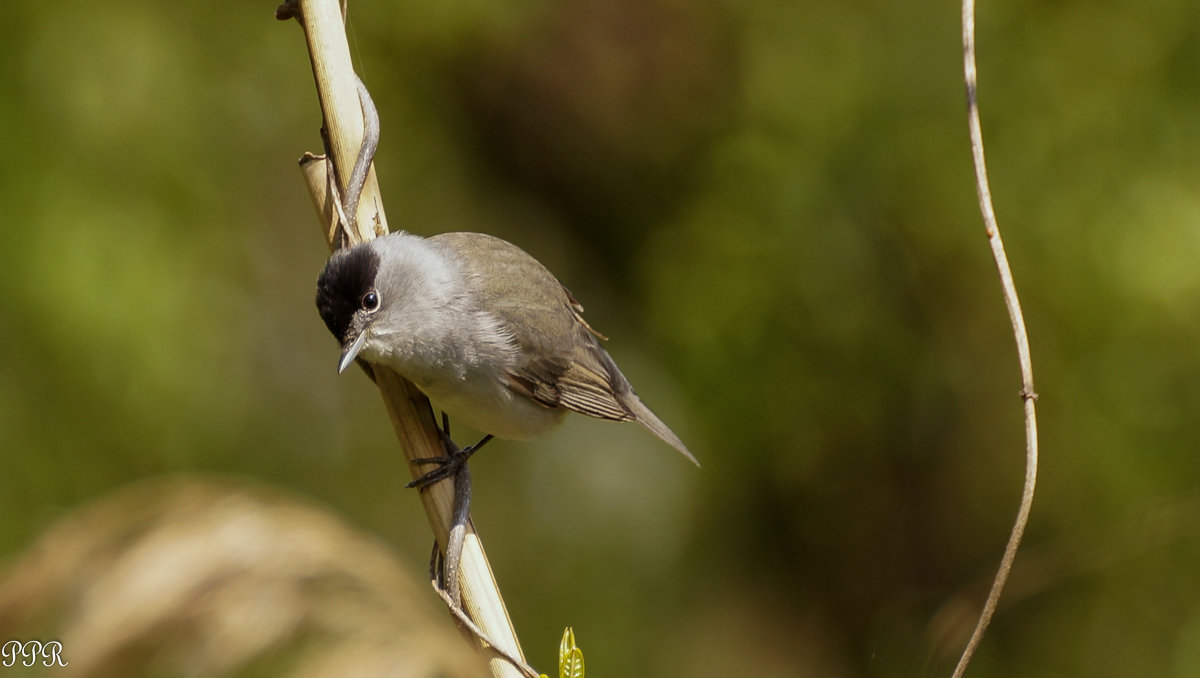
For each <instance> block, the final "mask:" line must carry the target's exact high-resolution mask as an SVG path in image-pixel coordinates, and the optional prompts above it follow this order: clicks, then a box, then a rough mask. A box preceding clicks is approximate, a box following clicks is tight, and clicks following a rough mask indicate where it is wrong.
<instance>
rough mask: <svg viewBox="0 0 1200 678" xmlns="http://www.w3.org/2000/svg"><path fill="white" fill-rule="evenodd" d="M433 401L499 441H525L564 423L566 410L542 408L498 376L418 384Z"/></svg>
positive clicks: (436, 405) (452, 415)
mask: <svg viewBox="0 0 1200 678" xmlns="http://www.w3.org/2000/svg"><path fill="white" fill-rule="evenodd" d="M416 384H417V387H418V388H420V389H421V392H422V393H424V394H425V395H427V396H429V400H430V402H432V403H433V406H434V407H435V408H437V409H439V410H442V411H443V412H445V413H446V414H448V415H450V419H451V423H452V424H453V423H454V422H456V421H457V422H460V423H462V424H465V425H466V426H470V427H471V428H473V429H476V430H478V431H482V432H483V433H490V434H492V435H494V436H496V437H497V438H507V439H513V440H526V439H529V438H534V437H537V436H540V435H542V434H544V433H548V432H549V431H551V430H552V429H554V428H555V427H556V426H558V425H559V424H561V423H562V419H563V416H564V415H565V414H566V410H563V409H561V408H549V407H543V406H541V405H539V404H537V403H536V402H535V401H533V400H532V399H530V398H527V397H525V396H522V395H520V394H517V393H514V392H513V391H512V390H511V389H509V388H508V387H507V386H504V384H503V382H501V381H500V379H499V378H498V377H495V378H491V377H482V376H480V375H478V374H475V375H468V376H467V377H465V378H464V379H461V380H452V381H450V380H446V381H444V380H439V379H434V380H431V381H428V382H426V383H421V382H420V381H418V382H416Z"/></svg>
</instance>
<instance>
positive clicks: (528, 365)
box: [316, 231, 699, 476]
mask: <svg viewBox="0 0 1200 678" xmlns="http://www.w3.org/2000/svg"><path fill="white" fill-rule="evenodd" d="M316 302H317V309H318V312H319V314H320V316H321V318H322V320H324V322H325V325H326V327H328V328H329V331H330V332H331V333H332V334H333V336H334V337H335V338H336V339H337V341H338V343H339V345H340V346H341V355H340V357H339V360H338V372H339V373H342V372H344V371H345V370H346V369H347V368H348V367H349V366H350V365H351V364H353V363H354V362H355V361H357V360H361V361H365V362H367V363H369V364H373V365H382V366H386V367H388V368H391V369H392V370H394V371H395V372H396V373H398V374H400V375H401V376H403V377H405V378H406V379H408V380H409V381H411V382H412V383H413V384H415V385H416V387H417V388H418V389H420V390H421V392H422V393H424V394H425V395H426V396H427V397H428V398H429V400H430V402H431V403H432V404H433V405H434V406H435V407H437V408H439V409H440V410H441V411H442V412H443V414H445V415H449V416H450V417H451V418H454V419H456V420H458V421H460V422H462V423H465V424H467V425H468V426H470V427H471V428H474V429H476V430H478V431H481V432H483V433H485V434H487V435H486V436H485V438H484V439H483V440H481V441H480V442H479V443H477V444H476V445H474V446H472V448H468V449H467V450H464V452H467V453H468V454H469V452H470V451H473V450H474V449H478V447H480V446H482V444H483V443H485V442H487V441H488V440H490V439H491V438H492V437H493V436H494V437H497V438H503V439H511V440H528V439H531V438H535V437H538V436H540V435H543V434H545V433H547V432H549V431H551V430H552V429H554V428H556V427H557V426H558V425H559V424H560V423H561V422H562V421H563V419H564V417H565V416H566V415H567V413H569V412H576V413H579V414H584V415H587V416H590V417H595V418H598V419H605V420H609V421H616V422H636V423H638V424H640V425H641V426H643V427H644V428H645V429H647V430H648V431H650V432H651V433H653V434H654V435H656V436H658V437H659V438H660V439H661V440H663V441H664V442H666V443H667V444H668V445H670V446H671V447H673V448H675V449H676V450H678V451H679V452H680V453H681V454H683V456H684V457H686V458H687V459H688V460H690V461H691V462H692V463H694V464H696V465H697V466H699V463H698V462H697V461H696V457H695V456H694V455H692V453H691V452H690V451H689V450H688V448H687V447H686V446H685V445H684V443H683V441H681V440H680V438H679V436H677V435H676V434H675V433H674V432H673V431H672V430H671V429H670V428H669V427H668V426H667V425H666V424H665V423H663V421H662V420H661V419H660V418H659V417H658V416H657V415H655V414H654V412H653V411H651V410H650V408H649V407H647V406H646V405H645V403H643V402H642V400H641V398H639V397H638V395H637V393H635V392H634V390H633V387H632V386H631V385H630V383H629V380H628V379H626V378H625V375H624V374H623V373H622V372H621V370H620V368H618V367H617V364H616V363H615V362H614V361H613V359H612V357H611V356H609V354H608V352H607V351H605V350H604V348H603V347H602V346H601V344H600V340H602V339H605V337H604V336H603V335H601V334H600V333H599V332H597V331H595V330H594V329H592V327H591V326H590V325H589V324H588V323H587V321H586V320H584V319H583V315H582V313H583V307H582V306H581V305H580V304H579V302H578V301H577V300H576V299H575V296H574V295H573V294H572V293H571V292H570V290H568V289H567V288H566V286H564V285H563V284H562V283H561V282H559V280H558V279H557V278H556V277H555V276H554V274H552V273H551V272H550V271H549V270H548V269H547V268H546V267H545V266H543V265H542V264H541V263H540V262H539V261H537V259H535V258H533V257H532V256H530V255H529V254H527V253H526V252H525V251H524V250H522V249H521V248H519V247H517V246H516V245H513V244H512V243H509V242H507V241H505V240H502V239H500V238H497V237H494V236H491V235H487V234H484V233H468V232H453V233H443V234H440V235H435V236H432V237H429V238H424V237H421V236H418V235H414V234H411V233H407V232H404V231H397V232H394V233H390V234H388V235H385V236H382V237H379V238H375V239H374V240H370V241H367V242H364V243H360V244H358V245H354V246H352V247H348V248H343V249H341V250H339V251H337V252H335V253H334V254H333V255H332V256H331V257H330V258H329V260H328V261H327V262H326V264H325V267H324V269H323V270H322V271H321V273H320V276H319V277H318V279H317V295H316ZM447 437H448V436H447ZM444 475H446V474H442V476H444Z"/></svg>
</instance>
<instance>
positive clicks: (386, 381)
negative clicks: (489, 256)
mask: <svg viewBox="0 0 1200 678" xmlns="http://www.w3.org/2000/svg"><path fill="white" fill-rule="evenodd" d="M297 4H298V6H299V16H298V18H299V20H300V23H301V25H302V26H303V27H304V35H305V39H306V40H307V42H308V49H309V55H310V57H311V60H312V68H313V78H314V80H315V82H316V85H317V95H318V97H319V99H320V102H321V111H322V114H323V116H324V121H325V130H326V135H327V137H328V144H327V145H328V148H329V149H330V152H331V154H332V156H333V157H332V162H333V163H334V167H337V168H339V169H340V176H338V179H339V180H340V181H345V180H346V175H348V174H349V168H351V167H353V166H354V162H355V159H356V157H357V155H358V151H359V147H360V145H361V143H362V138H363V112H362V108H361V106H360V104H359V98H358V91H357V87H356V79H355V74H354V68H353V65H352V63H351V60H350V49H349V46H348V44H347V42H346V31H345V25H344V23H343V20H342V14H341V9H340V8H339V6H338V3H337V2H336V0H300V1H299V2H298V3H297ZM329 162H330V159H328V158H323V157H318V156H313V155H311V154H306V155H305V157H304V158H303V159H302V160H301V169H302V171H303V173H304V177H305V181H306V183H307V185H308V189H309V193H310V195H311V196H312V199H313V206H314V207H315V209H316V212H317V216H318V219H319V220H320V221H321V226H322V230H323V232H324V233H325V237H326V242H327V243H328V244H329V246H330V249H331V250H332V249H334V247H335V237H336V236H337V233H338V228H337V224H338V214H337V208H336V205H338V201H337V200H335V199H334V198H333V195H334V194H333V192H332V190H331V189H332V186H331V174H330V171H329V170H330V166H329ZM343 168H344V169H343ZM336 190H337V194H339V195H341V194H344V192H345V186H338V187H337V189H336ZM355 211H356V218H355V219H354V222H355V225H356V228H355V231H356V232H355V233H351V234H348V235H349V238H350V244H351V245H353V244H357V243H359V242H365V241H368V240H371V239H372V238H374V237H376V236H378V235H384V234H386V233H387V232H388V227H387V219H386V217H385V216H384V212H383V201H382V200H381V199H380V195H379V185H378V183H377V181H376V179H375V170H374V167H373V166H372V168H371V171H370V172H369V174H368V176H367V181H366V185H365V186H364V187H363V191H362V195H361V198H360V199H359V201H358V205H357V209H356V210H355ZM346 216H350V215H346ZM373 371H374V376H375V383H376V385H377V386H378V387H379V390H380V394H381V395H382V396H383V402H384V405H385V406H386V408H387V412H388V416H389V418H390V419H391V421H392V427H393V429H394V430H395V432H396V437H397V438H398V439H399V441H400V445H401V448H402V449H403V452H404V456H405V458H406V459H407V460H408V462H409V469H410V471H412V473H413V478H417V477H419V476H420V475H422V470H421V469H420V467H418V466H416V465H414V464H413V460H414V459H420V458H428V457H437V456H441V455H443V454H444V450H443V448H442V443H441V439H440V437H439V434H438V430H437V424H436V422H435V421H434V417H433V410H432V408H431V407H430V405H429V400H428V399H427V398H426V397H425V395H424V394H423V393H421V392H420V391H419V390H418V389H417V388H416V387H415V386H414V385H413V384H412V383H411V382H409V381H408V380H406V379H404V378H403V377H401V376H400V375H398V374H396V373H395V372H392V371H391V370H388V369H386V368H381V367H378V366H374V367H373ZM420 497H421V502H422V504H423V505H424V507H425V512H426V515H427V516H428V518H429V524H430V527H431V528H432V529H433V533H434V535H435V537H436V539H437V541H438V545H439V548H440V549H441V550H442V552H443V553H444V552H445V549H446V544H447V541H448V539H449V530H450V526H451V518H452V515H453V506H454V487H453V483H452V482H442V483H437V484H435V485H433V486H432V487H430V488H429V489H428V491H424V492H420ZM459 571H460V576H461V587H462V601H463V609H464V610H465V612H466V613H467V615H468V616H469V617H470V618H471V619H472V620H473V621H474V622H475V624H477V625H478V627H479V629H480V630H481V631H482V632H483V633H484V634H486V635H487V637H488V638H490V639H491V640H493V641H494V642H496V643H497V644H498V645H500V646H501V647H502V649H504V650H505V651H507V652H508V653H509V654H510V655H512V656H514V657H517V658H519V659H521V660H522V661H524V654H523V653H522V651H521V646H520V643H519V642H518V641H517V636H516V632H515V630H514V629H513V626H512V622H511V621H510V620H509V617H508V611H507V609H505V606H504V601H503V599H502V598H501V596H500V590H499V588H498V587H497V585H496V581H495V578H494V577H493V575H492V570H491V566H490V565H489V564H488V561H487V556H486V554H485V553H484V551H483V545H482V544H481V543H480V541H479V538H478V536H477V535H476V533H475V530H474V527H473V526H472V525H471V523H470V521H468V522H467V529H466V535H465V539H464V544H463V549H462V561H461V565H460V570H459ZM489 667H490V669H491V671H492V675H494V676H498V677H499V676H503V677H505V678H508V677H513V678H517V677H520V676H521V675H522V673H521V672H520V671H518V670H517V669H516V668H515V667H514V666H513V665H512V664H510V663H509V662H507V661H506V660H504V659H502V658H500V657H498V656H494V657H492V658H491V659H490V661H489Z"/></svg>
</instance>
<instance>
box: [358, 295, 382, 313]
mask: <svg viewBox="0 0 1200 678" xmlns="http://www.w3.org/2000/svg"><path fill="white" fill-rule="evenodd" d="M362 308H363V310H364V311H366V312H367V313H374V312H375V311H378V310H379V293H378V292H376V291H375V290H371V291H370V292H367V293H366V294H364V295H363V297H362Z"/></svg>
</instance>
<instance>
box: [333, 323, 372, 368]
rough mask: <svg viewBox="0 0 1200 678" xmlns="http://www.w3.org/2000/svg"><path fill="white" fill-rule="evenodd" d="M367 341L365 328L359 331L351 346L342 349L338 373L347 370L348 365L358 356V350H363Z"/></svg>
mask: <svg viewBox="0 0 1200 678" xmlns="http://www.w3.org/2000/svg"><path fill="white" fill-rule="evenodd" d="M365 343H367V332H366V330H363V331H362V332H359V333H358V336H357V337H355V338H354V341H353V342H351V343H350V345H349V346H347V347H346V348H344V349H342V357H341V358H340V359H339V360H338V374H341V373H342V372H345V371H346V368H347V367H350V365H352V364H354V358H355V357H357V356H358V352H359V351H361V350H362V347H363V344H365Z"/></svg>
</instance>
